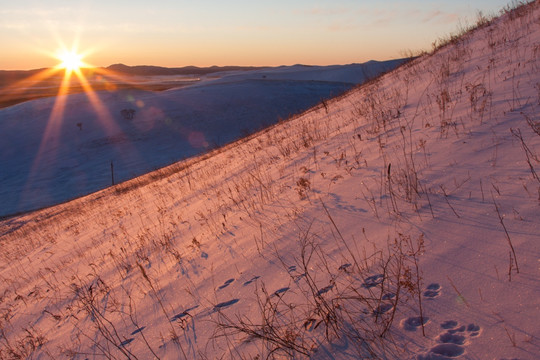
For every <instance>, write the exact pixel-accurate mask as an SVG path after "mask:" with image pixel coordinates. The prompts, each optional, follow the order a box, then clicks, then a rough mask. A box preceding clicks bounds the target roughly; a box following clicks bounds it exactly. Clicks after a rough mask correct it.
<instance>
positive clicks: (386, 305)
mask: <svg viewBox="0 0 540 360" xmlns="http://www.w3.org/2000/svg"><path fill="white" fill-rule="evenodd" d="M393 308H394V305H392V304H390V303H383V304H381V305H379V306H377V308H376V309H375V310H373V315H375V316H377V315H382V314H385V313H387V312H389V311H390V310H392V309H393Z"/></svg>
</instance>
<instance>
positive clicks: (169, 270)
mask: <svg viewBox="0 0 540 360" xmlns="http://www.w3.org/2000/svg"><path fill="white" fill-rule="evenodd" d="M539 18H540V6H539V3H538V2H534V3H532V4H530V5H525V6H523V7H520V8H518V10H516V11H513V12H510V13H506V14H505V15H503V16H502V17H501V18H499V19H496V20H495V21H493V23H492V24H491V25H489V26H485V27H480V28H479V29H477V30H476V31H474V32H472V33H469V34H466V35H465V36H463V37H462V38H460V39H459V40H455V41H453V42H452V43H451V44H449V45H447V46H445V47H443V48H441V49H439V50H438V51H436V52H435V53H434V54H427V55H425V56H423V57H421V58H419V59H416V60H415V61H413V62H411V63H409V64H407V65H405V66H402V67H400V68H398V69H397V70H396V71H393V72H391V73H389V74H387V75H385V76H383V77H382V78H380V79H379V80H377V81H373V82H371V83H369V84H367V85H365V86H363V87H361V88H359V89H355V90H353V91H351V92H350V93H348V94H347V95H345V96H342V97H340V98H337V99H335V100H333V101H329V102H328V103H327V104H326V106H322V105H320V106H317V107H316V108H313V109H311V110H310V111H308V112H306V113H304V114H302V115H301V116H298V117H295V118H294V119H292V120H290V121H286V122H283V123H280V124H277V125H275V126H272V127H271V128H269V129H267V130H264V131H261V132H260V133H257V134H255V135H253V136H250V137H248V138H246V139H243V140H241V141H238V142H236V143H233V144H230V145H227V146H226V147H225V148H224V149H220V150H216V151H214V152H212V153H209V154H205V155H201V156H199V157H196V158H192V159H188V160H186V161H184V162H180V163H177V164H174V165H171V166H170V167H167V168H164V169H161V170H159V171H156V172H153V173H149V174H147V175H144V176H141V177H138V178H135V179H133V180H130V181H128V182H126V183H123V184H120V185H117V186H115V187H113V188H109V189H105V190H102V191H100V192H97V193H95V194H92V195H89V196H86V197H84V198H81V199H77V200H74V201H72V202H69V203H65V204H62V205H59V206H55V207H52V208H49V209H45V210H42V211H38V212H34V213H31V214H27V215H24V216H19V217H13V218H10V219H8V220H4V221H3V222H2V223H0V234H1V236H2V239H1V240H0V244H1V246H2V249H1V250H2V251H1V253H0V254H1V256H2V262H1V267H0V276H1V279H2V285H1V286H2V287H1V288H0V294H1V297H0V301H1V303H0V311H1V316H0V319H1V320H0V329H1V332H0V336H1V337H0V357H2V358H15V357H17V356H19V357H23V358H24V357H27V358H39V359H48V358H62V357H66V358H75V359H85V358H91V359H99V358H103V357H106V358H139V359H146V358H160V359H178V358H189V359H217V358H219V359H229V358H231V359H250V358H252V359H264V358H298V359H300V358H313V359H358V358H384V359H417V360H420V359H424V360H428V359H429V360H435V359H497V360H502V359H537V358H539V357H540V327H539V326H538V319H540V302H539V300H538V299H539V296H540V242H539V240H540V239H539V234H540V231H539V230H540V226H539V225H540V220H539V219H540V204H539V201H540V199H539V195H540V179H539V178H538V172H539V169H540V165H539V164H540V159H539V157H540V135H539V133H540V118H539V115H538V114H539V113H540V112H539V110H540V91H539V88H540V87H539V83H540V76H539V73H540V72H539V71H538V70H539V69H538V67H539V62H540V59H539V49H540V23H539V22H538V19H539ZM422 324H424V326H423V327H422ZM423 333H424V334H425V336H424V335H423Z"/></svg>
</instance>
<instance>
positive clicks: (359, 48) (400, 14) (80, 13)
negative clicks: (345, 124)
mask: <svg viewBox="0 0 540 360" xmlns="http://www.w3.org/2000/svg"><path fill="white" fill-rule="evenodd" d="M508 2H509V1H508V0H479V1H464V0H454V1H437V0H409V1H404V0H388V1H377V2H375V1H371V0H369V1H367V0H366V1H364V0H272V1H266V0H259V1H253V0H251V1H247V0H228V1H223V0H201V1H193V0H190V1H185V0H153V1H150V0H147V1H143V0H72V1H69V0H48V1H42V0H14V1H6V0H2V6H1V8H0V49H1V51H0V69H3V70H16V69H18V70H26V69H35V68H43V67H51V66H55V65H57V64H58V62H59V61H58V60H57V59H55V58H54V54H56V53H57V52H58V51H59V49H60V48H61V47H62V46H64V47H66V48H69V49H71V48H72V46H73V45H74V44H76V47H77V49H78V51H79V52H80V53H84V54H85V58H84V61H85V62H86V63H88V64H91V65H93V66H108V65H111V64H114V63H124V64H127V65H159V66H168V67H173V66H187V65H196V66H211V65H220V66H224V65H257V66H277V65H292V64H298V63H302V64H310V65H330V64H348V63H354V62H364V61H367V60H371V59H374V60H386V59H393V58H399V57H402V56H403V54H404V52H405V51H407V50H413V51H415V50H421V49H424V50H429V49H430V47H431V44H432V43H433V41H434V40H436V39H437V38H439V37H442V36H445V35H448V34H450V33H451V32H455V31H456V30H457V29H458V27H459V26H463V25H466V24H472V23H474V21H475V19H476V17H477V14H478V11H482V12H483V13H484V14H497V13H498V12H499V10H500V9H502V8H503V7H504V6H505V5H506V4H508Z"/></svg>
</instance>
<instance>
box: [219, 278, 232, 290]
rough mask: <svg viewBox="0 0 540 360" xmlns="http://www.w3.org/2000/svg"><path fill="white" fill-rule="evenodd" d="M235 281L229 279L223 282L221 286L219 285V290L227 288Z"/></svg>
mask: <svg viewBox="0 0 540 360" xmlns="http://www.w3.org/2000/svg"><path fill="white" fill-rule="evenodd" d="M233 281H234V279H229V280H227V281H225V282H224V283H223V285H221V286H220V287H218V290H222V289H225V288H226V287H227V286H229V285H231V283H232V282H233Z"/></svg>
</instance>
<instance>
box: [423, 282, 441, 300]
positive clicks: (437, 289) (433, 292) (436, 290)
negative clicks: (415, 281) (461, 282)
mask: <svg viewBox="0 0 540 360" xmlns="http://www.w3.org/2000/svg"><path fill="white" fill-rule="evenodd" d="M441 289H442V287H441V285H439V284H437V283H432V284H429V285H428V286H427V287H426V290H425V291H424V293H423V295H424V297H426V298H428V299H434V298H436V297H439V296H440V295H441Z"/></svg>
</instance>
